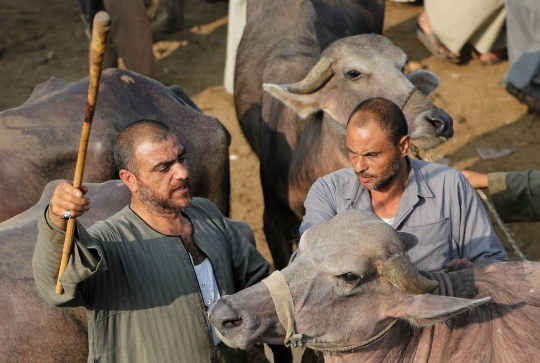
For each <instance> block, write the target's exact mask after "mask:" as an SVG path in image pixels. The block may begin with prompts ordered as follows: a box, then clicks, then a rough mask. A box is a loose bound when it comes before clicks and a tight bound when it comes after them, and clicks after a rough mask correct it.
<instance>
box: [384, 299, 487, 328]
mask: <svg viewBox="0 0 540 363" xmlns="http://www.w3.org/2000/svg"><path fill="white" fill-rule="evenodd" d="M489 300H491V297H485V298H483V299H462V298H458V297H449V296H438V295H431V294H422V295H408V294H407V295H406V294H403V298H402V299H401V301H398V302H397V303H396V304H394V305H393V306H392V307H391V308H390V312H389V316H392V317H395V318H403V319H405V320H407V321H409V323H411V324H412V325H414V326H420V327H422V326H429V325H433V324H436V323H438V322H440V321H443V320H445V319H448V318H449V317H451V316H453V315H456V314H460V313H463V312H465V311H468V310H471V309H473V308H475V307H476V306H478V305H481V304H484V303H486V302H488V301H489Z"/></svg>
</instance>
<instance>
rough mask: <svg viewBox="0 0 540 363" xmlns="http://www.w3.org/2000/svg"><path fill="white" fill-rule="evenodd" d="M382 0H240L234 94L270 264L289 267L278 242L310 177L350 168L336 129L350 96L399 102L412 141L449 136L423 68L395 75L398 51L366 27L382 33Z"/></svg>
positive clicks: (299, 207)
mask: <svg viewBox="0 0 540 363" xmlns="http://www.w3.org/2000/svg"><path fill="white" fill-rule="evenodd" d="M384 4H385V1H384V0H340V1H330V0H275V1H260V0H253V1H250V2H248V9H247V14H248V15H247V23H246V27H245V30H244V34H243V37H242V40H241V42H240V45H239V48H238V53H237V63H236V71H235V88H234V101H235V107H236V112H237V115H238V118H239V121H240V125H241V126H242V130H243V132H244V134H245V135H246V138H247V140H248V141H249V143H250V145H251V146H252V148H253V150H254V151H255V152H256V153H257V155H258V156H259V159H260V162H261V183H262V188H263V193H264V202H265V211H264V231H265V234H266V239H267V240H268V244H269V247H270V250H271V252H272V257H273V258H274V262H275V265H276V267H277V268H278V269H279V268H283V267H285V266H286V265H287V262H288V260H289V257H290V255H291V247H290V245H287V244H286V241H287V240H289V239H290V237H291V235H292V231H293V229H294V228H297V227H298V226H299V225H300V222H301V217H302V216H303V215H304V206H303V203H304V200H305V198H306V195H307V192H308V190H309V188H310V187H311V185H312V184H313V182H315V180H316V179H317V178H318V177H320V176H323V175H325V174H327V173H330V172H332V171H335V170H338V169H341V168H343V167H346V166H349V162H348V159H347V154H346V149H345V142H344V136H343V135H342V134H341V133H340V132H339V131H338V130H337V129H339V128H340V127H341V126H343V125H345V123H346V121H347V118H348V116H349V114H350V113H351V111H352V110H353V108H354V107H355V106H356V105H357V104H358V103H360V102H361V101H363V100H365V99H367V98H370V97H383V98H387V99H389V100H391V101H394V102H395V103H396V104H398V105H400V106H404V112H405V115H406V117H407V121H408V123H409V133H410V136H411V137H412V138H413V139H414V142H415V144H416V146H418V147H419V148H423V149H429V148H433V147H435V146H437V145H439V144H440V143H441V142H443V141H444V140H445V139H448V138H450V137H451V136H452V135H453V128H452V118H451V117H450V116H449V115H448V114H447V113H446V112H444V111H442V110H440V109H439V108H437V107H435V106H434V105H433V104H432V103H431V102H430V101H429V100H428V99H427V97H426V96H427V95H428V94H429V93H431V92H432V91H433V90H434V89H435V88H436V87H437V86H438V84H439V81H438V78H437V77H436V76H435V75H433V74H432V73H429V72H427V71H424V70H420V71H417V72H414V73H411V74H408V75H405V74H403V68H404V66H405V63H406V61H407V57H406V55H405V53H404V52H403V51H402V50H401V49H399V48H398V47H396V46H394V45H392V43H391V42H390V41H389V40H387V39H386V38H383V37H382V36H380V35H376V34H369V33H378V34H380V33H381V31H382V26H383V20H384ZM358 34H364V35H358ZM368 34H369V35H368ZM323 50H324V51H323ZM263 84H264V87H263ZM415 87H417V88H418V91H415V90H416V88H415ZM263 88H264V90H263ZM265 91H266V92H265ZM339 125H340V126H339Z"/></svg>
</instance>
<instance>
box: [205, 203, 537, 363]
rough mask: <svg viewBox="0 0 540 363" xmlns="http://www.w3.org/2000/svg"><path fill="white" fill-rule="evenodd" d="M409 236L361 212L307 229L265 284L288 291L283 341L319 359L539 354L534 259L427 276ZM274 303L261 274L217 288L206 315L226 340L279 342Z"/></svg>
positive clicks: (529, 358)
mask: <svg viewBox="0 0 540 363" xmlns="http://www.w3.org/2000/svg"><path fill="white" fill-rule="evenodd" d="M416 242H417V239H416V237H414V236H413V235H411V234H408V233H403V232H396V231H395V230H394V229H393V228H392V227H391V226H389V225H387V224H386V223H385V222H383V221H382V220H380V219H379V218H378V217H377V216H375V215H374V214H372V213H370V212H366V211H349V212H345V213H343V214H339V215H337V216H336V217H334V218H333V219H332V220H330V221H328V222H325V223H322V224H319V225H316V226H313V227H312V228H310V229H309V230H307V231H306V232H305V233H304V235H303V236H302V242H301V243H300V249H299V254H298V255H297V257H296V258H295V259H294V260H293V262H292V263H291V264H290V265H289V266H288V267H286V268H285V269H284V270H283V271H282V272H281V273H282V275H283V276H284V279H285V281H286V282H284V283H283V285H284V286H281V287H282V289H281V290H280V289H278V288H273V287H272V290H273V292H277V291H281V292H286V291H290V293H291V295H292V301H293V304H294V306H293V308H292V311H293V312H294V313H293V314H294V315H293V316H292V317H291V320H292V326H293V327H294V329H295V331H294V332H293V334H297V335H293V339H292V340H291V341H292V342H296V344H299V345H300V344H301V345H305V346H307V347H311V348H313V349H315V350H318V351H322V352H323V354H324V360H325V362H374V363H375V362H432V363H433V362H437V363H443V362H444V363H446V362H490V363H498V362H500V363H502V362H530V363H532V362H537V361H538V357H539V356H540V328H539V326H538V321H537V317H540V264H539V263H535V262H504V263H498V264H493V265H486V266H476V267H474V268H468V269H463V270H459V271H454V272H449V273H444V272H441V273H423V274H424V275H425V276H428V277H429V278H430V279H427V278H425V277H423V276H422V275H421V274H420V273H419V272H418V271H417V270H416V269H415V268H414V266H413V265H412V264H411V262H410V260H409V259H408V256H407V255H406V251H407V249H409V248H411V247H412V246H413V245H414V244H415V243H416ZM434 279H436V280H437V281H439V282H435V281H434ZM270 286H272V285H270ZM434 289H436V290H435V291H434V293H437V294H440V295H446V296H440V295H435V294H430V293H429V292H431V291H432V290H434ZM443 292H444V294H443ZM276 306H277V307H279V309H281V306H282V304H280V303H278V304H276V305H274V302H273V300H272V298H271V296H270V293H269V289H268V288H267V287H266V285H265V283H264V282H262V283H259V284H257V285H254V286H252V287H250V288H249V289H246V290H244V291H241V292H239V293H237V294H234V295H231V296H225V297H222V298H221V299H220V300H219V301H218V302H217V303H216V305H215V306H214V308H213V310H212V312H211V315H210V321H211V322H212V324H214V325H215V326H216V327H217V328H218V329H219V331H220V333H221V335H222V336H223V341H224V342H226V343H227V344H229V345H231V346H235V347H239V348H243V349H245V348H246V347H249V346H251V345H252V344H254V343H263V342H266V343H273V344H276V343H277V342H278V341H281V342H282V343H283V341H284V338H285V336H286V331H285V328H284V326H283V325H282V324H281V323H280V321H279V320H278V316H277V315H276V314H277V312H276ZM283 311H284V310H280V312H283ZM289 316H291V315H289ZM283 320H284V321H286V320H285V319H283ZM288 331H292V330H291V329H290V328H289V329H288Z"/></svg>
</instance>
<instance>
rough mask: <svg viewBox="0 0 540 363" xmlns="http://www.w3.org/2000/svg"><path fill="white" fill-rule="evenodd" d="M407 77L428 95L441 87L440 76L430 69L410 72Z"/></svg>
mask: <svg viewBox="0 0 540 363" xmlns="http://www.w3.org/2000/svg"><path fill="white" fill-rule="evenodd" d="M407 78H408V79H409V81H410V82H411V83H412V84H414V85H415V86H416V87H418V90H419V91H420V92H422V93H423V94H424V96H426V97H427V96H429V95H430V94H431V92H433V91H435V90H436V89H437V87H439V78H437V76H436V75H434V74H433V73H431V72H428V71H424V70H419V71H416V72H413V73H409V74H407Z"/></svg>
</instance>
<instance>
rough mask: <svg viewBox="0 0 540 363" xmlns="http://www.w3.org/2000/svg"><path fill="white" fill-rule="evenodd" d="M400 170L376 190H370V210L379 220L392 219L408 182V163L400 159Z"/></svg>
mask: <svg viewBox="0 0 540 363" xmlns="http://www.w3.org/2000/svg"><path fill="white" fill-rule="evenodd" d="M401 162H402V164H401V168H400V169H399V171H398V173H397V174H396V175H395V176H394V178H393V179H392V180H391V181H390V182H389V183H388V184H387V185H385V186H384V187H382V188H380V189H378V190H370V191H369V194H370V197H371V208H372V209H373V212H374V213H375V214H377V215H378V216H379V217H381V218H393V217H394V216H395V215H396V213H397V210H398V207H399V202H400V201H401V197H402V196H403V192H404V191H405V188H406V187H407V184H408V182H409V163H408V162H407V160H406V159H402V161H401Z"/></svg>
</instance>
